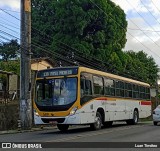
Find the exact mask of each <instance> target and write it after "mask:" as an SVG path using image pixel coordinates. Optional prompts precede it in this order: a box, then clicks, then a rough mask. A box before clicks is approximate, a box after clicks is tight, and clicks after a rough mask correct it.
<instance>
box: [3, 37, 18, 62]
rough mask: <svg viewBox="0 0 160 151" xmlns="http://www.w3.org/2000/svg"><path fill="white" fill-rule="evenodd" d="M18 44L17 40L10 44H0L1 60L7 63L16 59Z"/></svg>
mask: <svg viewBox="0 0 160 151" xmlns="http://www.w3.org/2000/svg"><path fill="white" fill-rule="evenodd" d="M19 47H20V46H19V44H18V42H17V40H11V41H10V42H4V43H1V44H0V55H1V57H2V60H4V61H8V60H9V59H13V58H16V57H17V51H18V50H19Z"/></svg>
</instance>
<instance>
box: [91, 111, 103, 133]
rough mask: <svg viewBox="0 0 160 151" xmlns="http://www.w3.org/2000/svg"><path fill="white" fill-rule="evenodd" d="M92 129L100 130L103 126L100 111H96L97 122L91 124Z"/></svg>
mask: <svg viewBox="0 0 160 151" xmlns="http://www.w3.org/2000/svg"><path fill="white" fill-rule="evenodd" d="M90 127H91V129H92V130H99V129H101V127H102V116H101V114H100V113H99V112H97V113H96V117H95V123H92V124H91V125H90Z"/></svg>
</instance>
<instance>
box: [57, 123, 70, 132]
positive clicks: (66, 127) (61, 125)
mask: <svg viewBox="0 0 160 151" xmlns="http://www.w3.org/2000/svg"><path fill="white" fill-rule="evenodd" d="M57 127H58V129H59V130H60V131H62V132H65V131H67V130H68V128H69V125H67V124H57Z"/></svg>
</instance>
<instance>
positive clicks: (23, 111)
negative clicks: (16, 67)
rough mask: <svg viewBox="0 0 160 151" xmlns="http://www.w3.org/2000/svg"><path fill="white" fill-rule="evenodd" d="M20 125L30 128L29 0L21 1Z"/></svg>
mask: <svg viewBox="0 0 160 151" xmlns="http://www.w3.org/2000/svg"><path fill="white" fill-rule="evenodd" d="M20 60H21V61H20V62H21V67H20V123H21V128H22V129H30V128H31V126H32V101H31V0H21V59H20Z"/></svg>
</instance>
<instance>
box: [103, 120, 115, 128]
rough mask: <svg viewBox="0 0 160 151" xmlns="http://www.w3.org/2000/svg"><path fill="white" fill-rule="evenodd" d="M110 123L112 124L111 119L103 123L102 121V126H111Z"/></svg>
mask: <svg viewBox="0 0 160 151" xmlns="http://www.w3.org/2000/svg"><path fill="white" fill-rule="evenodd" d="M112 124H113V121H108V122H104V123H103V126H104V127H111V126H112Z"/></svg>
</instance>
